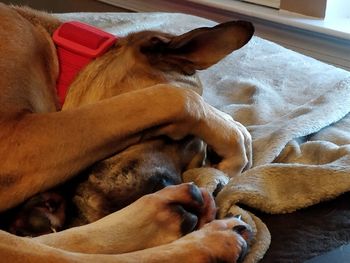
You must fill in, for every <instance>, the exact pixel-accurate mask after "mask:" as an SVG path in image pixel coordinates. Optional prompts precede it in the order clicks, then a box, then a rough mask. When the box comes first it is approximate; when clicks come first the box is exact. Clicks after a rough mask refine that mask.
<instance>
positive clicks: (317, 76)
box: [60, 13, 350, 262]
mask: <svg viewBox="0 0 350 263" xmlns="http://www.w3.org/2000/svg"><path fill="white" fill-rule="evenodd" d="M60 17H61V18H63V19H66V20H73V19H78V20H81V21H83V22H87V23H90V24H94V25H96V26H99V27H102V28H104V29H105V30H107V31H109V32H111V33H113V34H116V35H120V36H122V35H125V34H127V33H129V32H132V31H139V30H143V29H155V30H163V31H167V32H170V33H174V34H180V33H184V32H186V31H188V30H190V29H193V28H196V27H201V26H213V25H215V22H213V21H209V20H206V19H202V18H199V17H194V16H189V15H183V14H167V13H147V14H142V13H138V14H135V13H130V14H122V13H114V14H113V13H104V14H98V13H95V14H93V13H84V14H64V15H60ZM200 77H201V79H202V81H203V84H204V90H203V96H204V98H205V99H206V101H208V102H209V103H211V104H212V105H214V106H215V107H217V108H219V109H221V110H223V111H225V112H227V113H229V114H230V115H232V117H233V118H234V119H235V120H237V121H239V122H241V123H242V124H244V125H245V126H246V127H247V128H248V129H249V131H250V132H251V134H252V138H253V160H254V164H253V167H252V169H250V170H248V171H245V172H244V173H243V174H241V175H240V176H237V177H235V178H227V177H226V176H225V175H224V174H222V173H220V172H219V171H217V170H215V169H211V168H200V169H196V170H191V171H188V172H187V173H185V174H184V180H189V181H195V182H196V183H198V184H199V185H201V186H204V187H207V188H208V189H210V190H212V191H214V190H215V189H217V187H218V186H220V188H222V190H221V191H220V192H219V194H218V195H217V198H216V201H217V204H218V206H219V208H220V211H219V212H220V215H221V216H224V215H226V214H227V213H229V212H231V213H233V214H242V215H243V219H244V220H246V221H247V222H249V223H250V224H251V225H252V226H253V228H254V230H255V232H256V235H255V239H254V240H253V241H252V244H251V252H250V253H249V254H248V256H247V257H246V259H245V262H257V261H259V260H260V259H261V258H262V257H263V255H264V253H265V252H266V250H267V249H268V247H269V244H270V235H269V231H268V229H267V228H266V226H265V225H264V223H262V221H261V220H259V218H258V217H256V216H254V215H253V214H252V213H250V212H248V211H246V210H244V209H242V205H243V206H244V207H245V208H247V207H251V208H254V209H256V210H260V211H264V212H267V213H273V214H278V213H289V212H293V211H295V210H297V209H300V208H305V207H308V206H311V205H313V204H316V203H319V202H321V201H324V200H327V199H332V198H335V197H337V196H339V195H340V194H342V193H344V192H347V191H349V190H350V115H349V114H348V113H349V111H350V73H349V72H347V71H345V70H341V69H339V68H335V67H333V66H330V65H327V64H324V63H321V62H319V61H316V60H314V59H312V58H309V57H306V56H303V55H301V54H298V53H295V52H293V51H290V50H287V49H285V48H283V47H281V46H279V45H276V44H274V43H272V42H269V41H266V40H264V39H261V38H258V37H254V38H253V39H252V40H251V41H250V42H249V43H248V44H247V45H246V46H245V47H243V48H242V49H240V50H239V51H236V52H234V53H233V54H231V55H229V56H228V57H227V58H225V59H224V60H223V61H221V62H220V63H218V64H217V65H215V66H213V67H211V68H210V69H208V70H206V71H203V72H200ZM272 238H273V237H272Z"/></svg>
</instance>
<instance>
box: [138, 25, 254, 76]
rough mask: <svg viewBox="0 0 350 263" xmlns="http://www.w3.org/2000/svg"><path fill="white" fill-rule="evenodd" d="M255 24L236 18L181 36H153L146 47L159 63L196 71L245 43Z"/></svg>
mask: <svg viewBox="0 0 350 263" xmlns="http://www.w3.org/2000/svg"><path fill="white" fill-rule="evenodd" d="M253 34H254V27H253V25H252V24H251V23H249V22H245V21H232V22H227V23H223V24H219V25H217V26H214V27H211V28H209V27H203V28H197V29H194V30H192V31H190V32H187V33H185V34H183V35H180V36H175V37H169V36H161V35H159V36H153V37H152V38H151V39H150V41H149V42H148V45H147V46H144V47H143V49H142V51H143V52H144V53H146V54H148V55H150V60H153V62H154V63H155V64H156V63H157V64H158V65H160V64H162V65H165V64H166V65H168V67H169V66H172V67H176V68H177V69H180V70H182V71H183V72H184V73H186V74H193V73H194V72H195V71H196V70H197V69H199V70H200V69H206V68H208V67H210V66H211V65H213V64H215V63H217V62H218V61H219V60H221V59H222V58H224V57H225V56H227V55H228V54H230V53H231V52H233V51H234V50H237V49H239V48H241V47H242V46H244V45H245V44H246V43H247V42H248V41H249V40H250V39H251V37H252V36H253Z"/></svg>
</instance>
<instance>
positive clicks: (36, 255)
mask: <svg viewBox="0 0 350 263" xmlns="http://www.w3.org/2000/svg"><path fill="white" fill-rule="evenodd" d="M208 197H209V196H208V195H207V194H206V192H205V191H202V192H200V191H199V189H198V188H196V187H194V186H193V185H189V184H183V185H180V186H173V187H169V188H166V189H163V190H161V191H159V192H158V193H155V194H152V195H149V196H146V197H145V198H143V199H140V202H139V204H137V202H136V203H135V204H134V207H132V206H130V207H128V208H126V210H128V209H129V211H123V212H122V213H123V216H129V217H128V218H129V219H130V221H131V222H130V224H134V225H133V226H132V225H128V224H127V223H126V222H123V221H121V220H119V218H118V216H116V215H117V213H118V212H117V213H116V214H114V215H110V216H108V217H106V218H105V219H102V220H103V221H100V222H96V223H93V224H91V225H89V226H83V227H78V228H75V229H74V228H73V229H70V230H68V231H70V232H66V233H67V236H65V237H64V235H61V236H59V233H58V234H50V235H47V236H46V237H45V236H43V237H40V238H34V239H31V238H20V237H16V236H13V235H10V234H8V233H6V232H3V231H0V240H1V242H0V255H1V256H2V257H5V258H6V259H7V260H8V261H10V262H22V260H23V258H26V259H27V262H39V263H40V262H47V261H48V258H47V257H48V255H49V257H50V258H49V260H50V262H140V260H141V259H142V262H146V263H147V262H149V263H153V262H198V263H202V262H236V260H237V258H238V257H239V256H240V255H241V254H242V252H244V250H245V248H246V246H247V244H246V241H247V240H249V238H250V230H249V226H247V225H246V224H245V223H243V222H242V221H240V220H238V219H237V218H227V219H224V220H216V221H212V222H211V223H207V224H205V223H206V222H207V221H208V220H211V218H212V216H213V207H212V204H211V202H212V199H210V198H209V199H208ZM206 199H207V200H206ZM205 203H207V205H203V204H205ZM208 203H209V204H208ZM200 204H202V205H200ZM206 206H207V207H206ZM208 206H209V207H208ZM162 207H163V209H162ZM180 207H182V209H181V208H180ZM184 208H186V209H188V210H190V209H192V210H197V211H199V212H198V213H199V215H202V217H201V218H200V220H199V221H200V222H199V225H200V227H201V228H200V230H197V231H194V232H192V233H190V234H188V235H185V236H184V237H182V238H180V239H177V240H176V241H173V242H170V243H169V240H168V241H167V242H165V240H164V239H163V240H161V239H162V238H161V235H162V234H164V233H162V234H161V233H159V231H158V228H159V227H162V226H161V225H162V224H167V225H169V226H168V229H169V230H170V231H171V228H174V227H175V228H176V229H177V232H179V226H181V223H180V222H181V219H182V220H183V221H182V222H184V221H186V220H184V218H185V217H183V216H179V214H178V213H179V211H181V210H184ZM158 209H161V210H160V211H159V210H158ZM135 210H137V211H135ZM144 210H148V212H146V213H145V212H144ZM147 213H148V215H147ZM152 213H153V214H152ZM180 213H182V215H183V213H184V211H182V212H180ZM139 215H140V216H139ZM172 217H175V218H178V219H177V220H178V222H177V223H176V224H171V222H172V220H173V219H172ZM123 218H124V219H125V217H123ZM135 218H136V219H135ZM188 218H191V217H188ZM179 219H180V220H179ZM192 219H193V218H192ZM192 219H191V220H192ZM114 220H116V222H113V221H114ZM191 220H187V223H188V222H190V221H191ZM194 221H196V220H194ZM119 224H120V225H119ZM123 227H124V228H125V229H124V230H123V231H129V232H128V235H124V234H123V233H124V232H119V233H121V235H120V236H119V235H118V229H119V230H120V228H123ZM163 228H164V227H163ZM186 228H188V227H186ZM188 230H189V229H187V231H188ZM85 231H87V232H85ZM74 232H75V233H74ZM62 233H64V232H62ZM132 233H134V234H132ZM165 234H169V233H167V232H166V233H165ZM55 235H56V237H54V236H55ZM152 235H154V236H153V237H152ZM126 236H128V239H125V237H126ZM121 238H124V239H121ZM45 239H46V240H45ZM55 239H56V240H55ZM118 239H119V240H118ZM152 239H153V240H152ZM157 239H158V240H157ZM146 240H151V241H150V242H153V244H151V243H150V242H147V243H146V244H147V245H150V246H154V247H152V248H149V249H142V250H138V251H136V252H129V253H123V254H120V255H106V254H108V253H109V254H114V253H119V251H120V250H119V249H118V248H117V247H116V245H117V246H121V247H123V246H124V251H128V250H132V249H137V248H142V247H145V245H143V244H141V243H142V242H145V241H146ZM155 240H157V241H156V242H155ZM64 242H67V243H66V244H64ZM123 242H125V243H127V244H124V245H123V244H122V243H123ZM43 243H46V244H43ZM133 243H136V244H137V243H138V244H137V245H136V247H133V248H132V246H133V245H132V244H133ZM162 243H167V244H165V245H160V246H156V245H157V244H158V245H159V244H162ZM91 246H92V247H91ZM94 246H97V247H96V248H95V247H94ZM128 246H129V247H128ZM146 247H147V246H146ZM75 251H79V252H86V253H87V254H80V253H77V252H75ZM94 253H95V254H94Z"/></svg>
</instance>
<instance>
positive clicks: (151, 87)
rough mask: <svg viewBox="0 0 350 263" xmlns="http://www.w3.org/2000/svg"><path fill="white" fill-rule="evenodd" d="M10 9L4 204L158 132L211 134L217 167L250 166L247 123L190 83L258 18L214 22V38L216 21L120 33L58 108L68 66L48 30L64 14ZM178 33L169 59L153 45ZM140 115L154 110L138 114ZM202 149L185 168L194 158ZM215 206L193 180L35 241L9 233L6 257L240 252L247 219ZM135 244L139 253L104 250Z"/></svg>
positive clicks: (200, 257)
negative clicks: (171, 31)
mask: <svg viewBox="0 0 350 263" xmlns="http://www.w3.org/2000/svg"><path fill="white" fill-rule="evenodd" d="M0 15H1V17H2V20H1V21H0V30H1V31H0V34H1V35H0V41H1V42H0V53H1V60H0V70H1V74H2V75H3V76H2V78H1V80H0V88H1V94H0V99H1V105H2V107H1V116H0V117H1V123H0V125H1V131H0V138H1V140H2V141H1V142H2V146H3V147H2V148H1V150H0V156H1V157H2V164H1V174H0V190H1V191H0V200H1V202H0V210H1V211H4V210H6V209H9V208H11V207H13V206H15V205H17V204H19V203H20V202H22V201H23V200H25V199H27V198H28V197H30V196H32V195H34V194H36V193H38V192H41V191H44V190H47V189H49V188H51V187H53V186H56V185H58V184H60V183H62V182H65V181H67V180H68V179H70V178H72V177H73V176H74V175H76V174H77V173H79V172H80V171H82V170H83V169H84V168H86V167H88V166H90V165H91V164H93V163H94V162H96V161H99V160H102V159H104V158H106V157H108V156H111V155H112V154H115V153H117V152H120V151H121V150H123V149H125V148H127V147H128V146H130V145H132V144H136V143H141V142H145V140H146V139H150V138H155V137H158V136H160V135H166V136H168V137H170V138H172V139H176V140H178V139H181V138H184V137H185V136H187V135H194V136H196V137H198V138H201V139H203V140H204V141H205V142H207V143H208V144H209V145H210V146H211V147H212V148H213V149H214V151H215V152H217V153H218V154H219V155H220V156H222V157H223V160H222V161H221V162H220V163H219V164H218V168H219V169H221V170H224V171H226V172H228V171H230V172H232V173H239V172H241V171H242V170H243V169H244V168H245V167H249V166H250V162H251V152H250V144H251V141H250V136H249V133H248V132H247V131H246V130H245V128H244V127H243V126H242V125H240V124H239V123H237V122H234V121H233V120H232V119H231V118H230V117H229V116H228V115H226V114H224V113H222V112H220V111H218V110H216V109H215V108H213V107H211V106H210V105H208V104H206V103H205V102H204V101H203V100H202V99H201V97H200V96H198V95H197V94H196V93H194V92H193V91H191V90H190V89H188V88H187V89H186V86H187V87H188V86H190V87H193V86H197V85H198V80H197V79H196V78H195V77H194V76H193V73H194V72H195V70H196V69H204V68H206V67H208V66H210V65H212V64H213V63H216V62H217V61H218V60H220V59H221V58H222V57H224V56H226V55H227V54H229V53H230V52H232V51H233V50H234V49H237V48H239V47H241V46H242V45H244V44H245V43H246V42H247V41H248V40H249V39H250V37H251V35H252V33H253V30H252V27H251V26H250V25H249V24H247V23H230V24H226V25H222V26H219V27H215V28H214V29H213V30H211V31H212V32H211V33H210V34H211V38H212V41H208V38H207V36H208V35H207V34H208V33H207V32H209V29H202V30H200V31H197V32H196V31H194V32H192V33H190V34H185V35H182V36H180V37H172V36H169V35H166V34H159V33H151V32H147V33H139V34H134V35H131V36H129V37H127V38H125V39H123V40H120V41H119V42H118V44H117V45H116V46H115V48H113V49H112V50H111V51H110V52H108V53H106V54H105V55H104V56H102V57H101V58H99V59H97V60H96V61H95V62H94V63H91V64H90V65H89V66H88V67H86V69H85V70H84V71H83V72H82V73H81V74H80V76H79V77H78V78H77V80H76V81H75V83H73V85H72V88H71V90H72V91H71V92H72V93H77V94H75V95H74V94H73V95H70V96H69V97H70V98H72V99H71V100H69V99H68V98H69V97H68V98H67V102H66V104H65V108H66V109H65V110H64V111H60V112H57V110H58V103H57V98H56V95H55V80H56V78H57V74H58V65H57V57H56V53H55V48H54V45H53V43H52V40H51V37H50V34H51V33H52V31H53V30H54V29H55V28H57V26H58V25H59V24H60V22H59V21H57V20H55V19H54V18H52V17H50V16H47V15H45V14H42V13H36V12H33V11H31V10H27V9H10V8H8V7H6V6H4V5H0ZM198 32H200V33H199V34H197V33H198ZM145 34H146V35H145ZM212 34H214V36H213V35H212ZM201 40H202V41H201ZM203 40H204V41H203ZM169 42H170V43H172V44H171V45H170V47H172V48H175V49H174V51H172V52H168V53H167V55H169V56H168V59H167V60H159V59H161V56H160V54H157V53H155V51H157V49H155V48H154V46H153V45H163V44H166V45H168V44H169ZM187 43H191V46H193V45H195V46H196V49H195V52H189V51H190V50H189V46H188V45H187ZM197 47H199V48H197ZM213 47H214V51H213V52H210V53H208V51H210V50H213ZM113 52H114V53H113ZM116 54H118V56H116ZM206 54H210V56H207V55H206ZM116 57H118V59H116ZM106 62H108V63H106ZM136 62H137V63H136ZM101 65H103V70H101ZM154 65H157V66H156V67H150V66H154ZM148 68H152V71H151V72H149V71H148ZM155 69H158V71H155ZM131 71H133V76H134V78H133V77H132V76H130V72H131ZM84 72H90V74H88V73H86V74H84ZM91 72H93V76H92V74H91ZM95 72H96V74H95ZM184 73H185V74H186V75H184ZM113 74H114V75H113ZM115 74H118V75H115ZM118 76H119V78H118ZM135 76H137V78H136V77H135ZM132 79H137V81H131V80H132ZM106 84H109V85H106ZM174 85H177V86H180V87H181V88H174ZM89 87H94V88H91V89H90V88H89ZM95 87H96V89H95ZM104 87H105V88H104ZM135 87H136V89H135ZM184 87H185V88H184ZM130 90H133V91H131V92H129V91H130ZM96 91H97V92H98V93H97V94H96ZM116 95H118V96H116ZM107 97H108V98H109V97H112V98H110V99H105V98H107ZM102 99H105V100H103V101H101V102H99V103H95V102H96V101H98V100H102ZM77 104H79V107H77V106H78V105H77ZM82 104H85V106H81V105H82ZM80 106H81V107H80ZM75 107H77V108H75ZM73 108H74V109H73ZM140 113H143V114H144V116H147V118H140V116H139V114H140ZM62 127H64V128H63V129H62ZM192 157H194V156H192ZM192 157H191V158H187V160H186V161H184V163H185V164H183V166H187V165H190V163H191V160H192V159H193V158H192ZM185 159H186V158H185ZM19 164H20V166H19ZM145 207H147V209H145ZM189 208H191V209H189ZM188 210H191V211H192V212H188ZM214 214H215V208H214V203H213V200H212V198H211V197H210V196H209V194H208V193H207V192H206V191H205V190H198V188H196V187H195V186H193V185H188V184H183V185H179V186H173V187H168V188H166V189H163V190H161V191H159V192H157V193H155V194H151V195H147V196H145V197H142V198H141V199H139V200H138V201H136V202H135V203H133V204H132V205H130V206H128V207H127V208H125V209H123V210H121V211H119V212H117V213H114V214H111V215H109V216H107V217H105V218H103V219H100V220H98V221H96V222H95V223H92V224H89V225H86V226H82V227H78V228H73V229H70V230H66V231H62V232H60V233H57V234H50V235H46V236H43V237H40V238H36V239H27V238H18V237H15V236H12V235H9V234H6V233H4V232H0V240H1V242H0V255H1V256H2V257H3V258H4V257H7V258H8V260H9V261H14V262H15V261H20V260H21V258H23V256H28V260H29V261H31V262H41V261H42V262H46V261H47V260H48V259H47V257H48V256H50V259H51V260H52V261H53V262H56V261H57V262H62V261H63V262H64V261H84V262H86V261H94V262H96V261H98V262H100V261H103V262H104V261H105V262H109V261H117V262H138V261H139V258H140V257H142V259H143V260H144V261H145V262H164V261H165V260H167V261H170V262H189V261H191V262H206V261H209V260H210V261H214V262H216V261H221V262H222V261H224V262H233V261H234V260H235V259H237V257H238V256H239V254H240V253H239V252H240V250H241V247H242V246H243V245H244V244H245V241H244V239H243V238H242V237H241V236H240V235H238V234H237V233H236V232H235V231H232V230H231V229H232V228H233V227H234V226H237V225H244V223H243V222H241V221H238V220H237V219H232V218H231V219H226V220H219V221H214V222H212V223H209V224H207V225H204V224H205V223H207V222H209V221H211V220H212V219H213V218H214ZM190 217H195V218H196V220H197V221H198V224H196V225H197V226H198V228H200V230H198V231H195V232H193V233H191V234H188V235H186V236H184V237H183V238H180V237H181V236H182V234H183V231H182V229H181V226H182V224H181V221H183V220H184V218H190ZM236 229H237V228H236ZM187 232H189V231H187ZM150 233H152V236H150ZM242 234H243V236H244V235H245V233H243V232H242ZM178 238H180V239H178ZM177 239H178V240H177ZM146 248H149V249H146ZM188 248H191V249H190V250H189V249H188ZM141 249H144V250H141ZM137 250H141V251H137ZM69 251H73V252H80V253H71V252H69ZM133 251H137V252H133ZM126 252H130V253H127V254H123V255H97V254H106V253H108V254H120V253H126ZM131 252H132V253H131ZM82 253H90V255H87V254H82ZM91 253H94V254H91Z"/></svg>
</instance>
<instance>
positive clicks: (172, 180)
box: [147, 170, 181, 192]
mask: <svg viewBox="0 0 350 263" xmlns="http://www.w3.org/2000/svg"><path fill="white" fill-rule="evenodd" d="M180 183H181V176H180V174H177V173H175V172H171V171H168V170H166V171H156V172H154V174H153V175H152V176H151V177H150V178H149V179H148V182H147V184H148V186H149V187H148V189H150V190H151V191H150V192H156V191H159V190H161V189H163V188H164V187H166V186H169V185H175V184H180Z"/></svg>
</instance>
